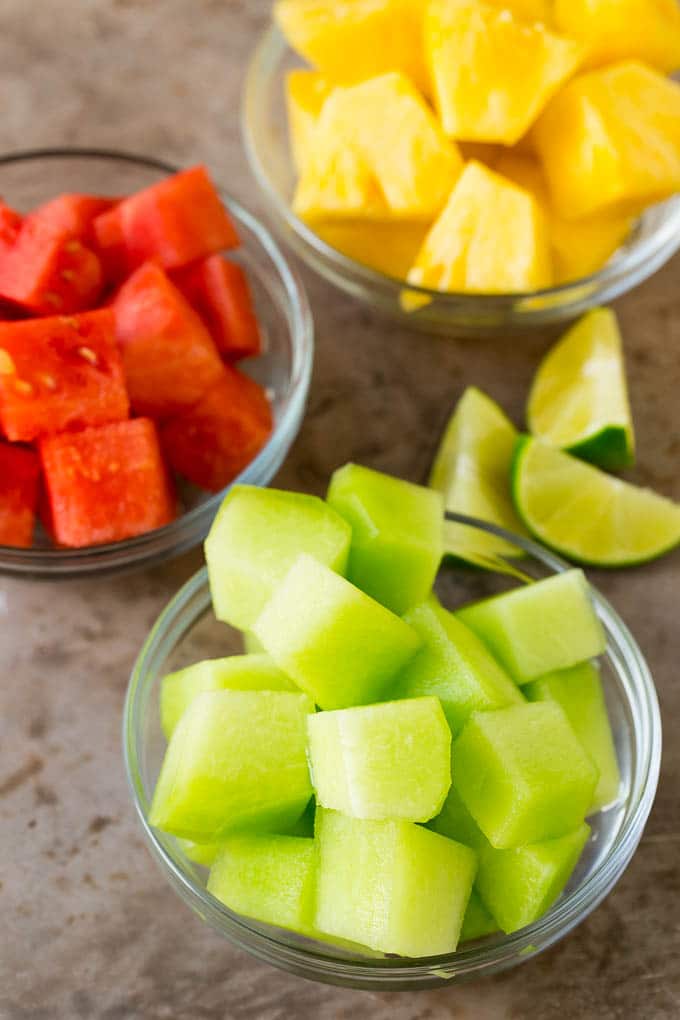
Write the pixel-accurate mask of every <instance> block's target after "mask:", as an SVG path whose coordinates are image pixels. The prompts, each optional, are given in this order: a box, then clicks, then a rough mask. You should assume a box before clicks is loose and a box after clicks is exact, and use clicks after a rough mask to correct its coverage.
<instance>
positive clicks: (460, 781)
mask: <svg viewBox="0 0 680 1020" xmlns="http://www.w3.org/2000/svg"><path fill="white" fill-rule="evenodd" d="M453 761H454V768H453V785H454V786H455V788H456V791H457V793H458V794H459V796H460V798H461V800H462V801H463V803H464V804H465V807H466V808H467V809H468V811H469V812H470V814H471V815H472V817H473V818H474V820H475V822H476V823H477V825H478V826H479V828H480V829H481V830H482V832H483V833H484V835H485V836H486V838H487V839H488V840H489V842H490V843H491V845H492V846H494V847H496V848H498V849H503V850H504V849H508V848H510V847H516V846H522V845H524V844H525V843H537V842H540V841H542V840H546V839H556V838H557V837H559V836H563V835H565V834H566V833H568V832H572V831H573V830H574V829H576V828H577V826H578V825H580V823H581V822H582V821H583V819H584V817H585V815H586V813H587V811H588V809H589V808H590V805H591V804H592V801H593V794H594V792H595V787H596V786H597V782H598V779H599V773H598V771H597V769H596V767H595V765H594V764H593V762H592V760H591V758H590V757H589V756H588V755H587V754H586V752H585V751H584V750H583V747H582V746H581V744H580V742H579V740H578V738H577V736H576V734H575V733H574V731H573V729H572V728H571V726H570V724H569V721H568V719H567V716H566V714H565V712H564V709H563V708H562V707H561V706H560V705H558V704H557V703H556V702H553V701H541V702H535V703H533V704H531V703H527V704H524V705H513V706H511V707H510V708H500V709H497V710H495V711H491V712H475V713H473V715H472V716H471V717H470V719H469V720H468V722H467V723H466V725H465V728H464V729H463V732H462V733H461V735H460V736H459V737H458V739H457V740H456V742H455V744H454V748H453Z"/></svg>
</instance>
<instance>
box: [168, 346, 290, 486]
mask: <svg viewBox="0 0 680 1020" xmlns="http://www.w3.org/2000/svg"><path fill="white" fill-rule="evenodd" d="M271 430H272V414H271V408H270V406H269V401H268V399H267V396H266V394H265V392H264V390H263V389H262V387H261V386H259V385H258V384H257V383H256V382H254V381H253V380H252V379H250V378H249V377H248V376H247V375H244V374H243V373H242V372H239V371H238V370H237V369H235V368H231V367H230V366H227V365H225V368H224V377H223V378H222V380H221V381H220V382H219V383H217V385H216V386H213V387H212V389H210V390H209V391H208V392H207V393H206V394H205V396H204V397H203V399H202V400H201V401H200V402H199V403H198V404H196V406H195V407H192V408H191V409H190V410H188V411H185V412H184V414H180V415H177V417H175V418H171V419H170V420H169V421H167V422H165V424H164V425H162V426H161V442H162V444H163V449H164V451H165V455H166V457H167V459H168V461H169V462H170V464H171V466H172V467H173V468H174V469H175V471H177V472H178V473H179V474H181V475H184V477H185V478H188V479H189V481H191V482H194V483H195V484H196V485H200V486H201V488H203V489H208V490H209V491H210V492H219V491H220V489H223V488H224V487H225V486H226V485H229V483H230V482H232V481H233V480H234V478H236V476H237V475H239V474H240V473H241V471H243V469H244V468H245V467H247V465H248V464H249V463H250V461H251V460H252V459H253V458H254V457H255V456H256V454H257V453H259V451H260V450H261V449H262V447H263V446H264V444H265V443H266V441H267V439H268V438H269V435H270V434H271Z"/></svg>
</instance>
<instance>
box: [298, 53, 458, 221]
mask: <svg viewBox="0 0 680 1020" xmlns="http://www.w3.org/2000/svg"><path fill="white" fill-rule="evenodd" d="M462 165H463V164H462V159H461V157H460V154H459V152H458V149H457V147H456V146H455V145H454V143H453V142H451V141H449V139H448V138H447V137H446V136H445V134H444V133H443V131H442V129H441V127H440V125H439V124H438V122H437V119H436V117H435V116H434V114H433V113H432V111H431V110H430V108H429V107H428V106H427V104H426V102H425V100H424V99H423V98H422V96H421V95H420V93H419V92H418V91H417V90H416V89H415V88H414V86H413V85H412V84H411V82H410V81H409V80H408V78H405V77H404V75H402V74H397V73H395V72H393V73H390V74H384V75H380V76H379V77H377V78H371V79H370V80H369V81H366V82H362V83H361V84H360V85H353V86H350V87H349V88H338V89H335V91H333V92H332V93H331V95H330V96H329V97H328V99H327V100H326V102H325V103H324V106H323V109H322V111H321V116H320V117H319V120H318V123H317V128H316V131H315V133H314V141H313V146H312V150H311V152H310V154H309V161H308V163H307V165H306V167H305V168H304V172H303V174H302V176H301V178H300V182H299V184H298V189H297V193H296V195H295V199H294V202H293V208H294V210H295V212H296V213H297V214H298V215H299V216H301V217H302V218H303V219H306V220H310V221H315V220H326V219H338V218H342V219H377V220H394V219H405V220H415V221H423V222H428V221H429V220H432V219H434V217H435V216H436V215H437V213H438V212H439V211H440V209H441V208H442V207H443V205H444V203H445V202H446V200H447V198H448V196H449V194H450V192H451V188H452V187H453V185H454V184H455V181H456V178H457V177H458V175H459V173H460V171H461V168H462Z"/></svg>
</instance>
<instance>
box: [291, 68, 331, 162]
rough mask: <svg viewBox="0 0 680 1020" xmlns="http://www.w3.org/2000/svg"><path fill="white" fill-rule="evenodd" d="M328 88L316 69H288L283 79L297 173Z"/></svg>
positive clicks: (305, 158) (304, 156)
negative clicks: (288, 71) (286, 75)
mask: <svg viewBox="0 0 680 1020" xmlns="http://www.w3.org/2000/svg"><path fill="white" fill-rule="evenodd" d="M332 89H333V86H332V85H331V83H330V82H329V81H328V79H327V78H324V76H323V75H322V74H319V72H318V71H304V70H302V69H300V70H297V71H290V73H289V74H288V77H287V78H286V101H287V106H288V127H289V131H290V148H291V152H292V155H293V162H294V163H295V168H296V170H297V172H298V173H302V169H303V167H304V166H305V165H306V163H307V160H308V158H309V150H310V149H311V146H312V138H313V136H314V130H315V128H316V122H317V120H318V119H319V114H320V113H321V108H322V107H323V104H324V102H325V101H326V99H327V98H328V96H329V95H330V93H331V91H332Z"/></svg>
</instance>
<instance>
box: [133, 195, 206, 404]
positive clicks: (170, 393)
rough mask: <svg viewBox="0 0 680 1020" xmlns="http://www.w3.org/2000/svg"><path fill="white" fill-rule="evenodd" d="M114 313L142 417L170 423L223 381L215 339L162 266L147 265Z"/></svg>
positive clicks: (134, 277)
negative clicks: (146, 416)
mask: <svg viewBox="0 0 680 1020" xmlns="http://www.w3.org/2000/svg"><path fill="white" fill-rule="evenodd" d="M115 211H116V210H114V212H115ZM114 311H115V321H116V335H117V337H118V341H119V343H120V345H121V348H122V351H123V363H124V365H125V377H126V380H127V387H128V392H129V394H130V401H131V403H132V407H133V409H134V410H135V411H136V412H137V414H141V415H148V416H149V417H151V418H168V417H169V416H170V415H173V414H177V413H178V412H180V411H183V410H185V409H188V408H190V407H192V406H193V405H194V404H196V403H197V401H199V400H200V399H201V397H202V396H203V395H204V394H205V393H206V391H207V390H209V389H210V387H211V386H214V385H215V384H216V383H218V382H220V381H221V380H222V378H223V376H224V370H223V366H222V362H221V361H220V357H219V355H218V353H217V349H216V347H215V345H214V343H213V342H212V339H211V337H210V334H209V333H208V331H207V329H206V328H205V326H204V325H203V323H202V322H201V319H200V318H199V316H198V315H197V314H196V312H195V311H194V310H193V308H192V307H191V305H190V304H189V303H188V302H187V301H186V300H185V299H184V297H182V295H181V294H180V292H179V291H178V290H177V288H176V287H175V286H174V284H173V283H171V282H170V280H169V278H168V277H167V276H166V274H165V273H164V272H163V269H162V268H161V267H160V266H159V265H156V264H155V263H153V262H147V263H146V264H145V265H143V266H141V267H140V268H139V269H138V270H137V272H136V273H134V274H133V275H132V276H131V277H130V278H129V280H126V282H125V283H124V284H123V286H122V287H121V289H120V291H119V292H118V294H117V296H116V299H115V302H114Z"/></svg>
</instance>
